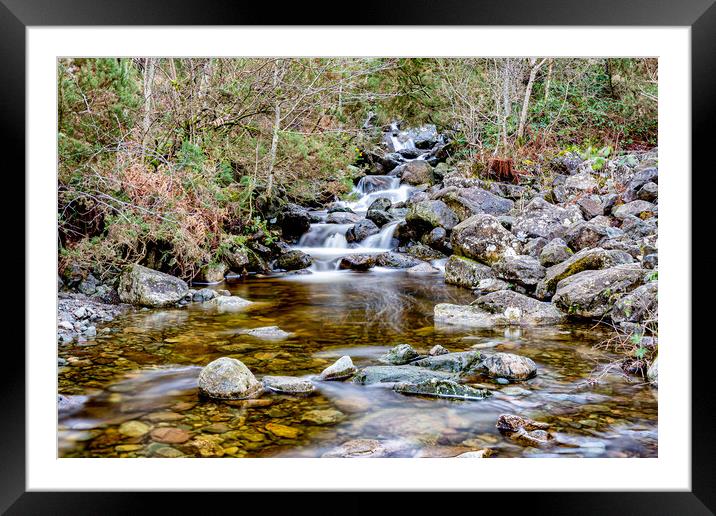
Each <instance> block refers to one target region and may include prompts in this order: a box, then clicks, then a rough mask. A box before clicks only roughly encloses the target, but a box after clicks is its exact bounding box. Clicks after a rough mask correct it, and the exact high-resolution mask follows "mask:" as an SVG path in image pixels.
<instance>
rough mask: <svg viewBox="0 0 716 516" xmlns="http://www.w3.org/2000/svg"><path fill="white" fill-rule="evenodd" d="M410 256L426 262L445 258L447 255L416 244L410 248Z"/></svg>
mask: <svg viewBox="0 0 716 516" xmlns="http://www.w3.org/2000/svg"><path fill="white" fill-rule="evenodd" d="M408 254H409V255H410V256H412V257H414V258H417V259H418V260H423V261H426V262H428V261H431V260H440V259H442V258H445V255H444V254H443V253H441V252H440V251H436V250H435V249H433V248H431V247H428V246H426V245H424V244H420V243H416V244H414V245H411V246H410V247H408Z"/></svg>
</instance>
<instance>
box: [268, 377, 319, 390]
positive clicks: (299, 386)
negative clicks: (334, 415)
mask: <svg viewBox="0 0 716 516" xmlns="http://www.w3.org/2000/svg"><path fill="white" fill-rule="evenodd" d="M263 384H264V387H266V388H267V389H269V390H271V391H274V392H279V393H282V394H310V393H312V392H314V391H315V390H316V386H315V385H313V383H312V382H311V380H307V379H305V378H296V377H295V376H264V377H263Z"/></svg>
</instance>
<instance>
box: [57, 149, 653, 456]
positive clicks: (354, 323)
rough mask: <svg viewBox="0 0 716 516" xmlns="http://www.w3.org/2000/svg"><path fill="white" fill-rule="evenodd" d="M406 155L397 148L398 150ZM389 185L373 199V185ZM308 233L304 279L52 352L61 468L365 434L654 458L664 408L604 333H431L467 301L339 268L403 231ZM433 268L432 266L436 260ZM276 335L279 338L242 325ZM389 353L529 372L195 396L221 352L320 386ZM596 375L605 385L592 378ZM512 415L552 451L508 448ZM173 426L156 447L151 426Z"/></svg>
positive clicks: (409, 278) (274, 448) (304, 452)
mask: <svg viewBox="0 0 716 516" xmlns="http://www.w3.org/2000/svg"><path fill="white" fill-rule="evenodd" d="M395 143H396V144H397V145H401V144H400V142H398V141H397V139H396V142H395ZM376 182H380V183H381V184H382V185H383V186H382V188H381V189H378V190H376V189H375V188H374V184H375V183H376ZM370 185H371V186H369V183H368V182H367V181H364V182H363V183H359V184H358V185H357V186H356V194H357V196H358V200H356V201H354V202H352V203H345V205H346V206H347V207H348V208H351V209H352V210H353V211H354V212H355V213H357V214H360V215H364V214H365V212H366V210H367V209H368V207H369V205H370V203H371V202H373V201H374V200H375V199H376V198H377V197H379V196H387V197H389V198H390V199H391V201H392V202H394V203H395V202H401V201H404V200H406V199H407V198H408V196H409V195H410V193H411V191H412V188H411V187H409V186H405V185H400V183H399V180H397V179H396V178H392V177H389V176H386V177H383V178H380V179H379V180H374V181H373V182H371V183H370ZM318 216H319V217H320V218H321V219H322V220H323V221H322V222H318V223H315V224H312V225H311V228H310V230H309V231H308V232H307V233H306V234H305V235H303V237H302V238H301V239H300V241H299V242H298V244H297V246H296V247H297V248H298V249H301V250H303V251H304V252H307V253H309V254H311V255H312V257H313V258H314V264H313V266H312V270H311V272H312V273H311V274H300V275H299V274H276V275H274V276H270V277H262V278H259V277H248V278H244V279H239V280H237V281H235V282H232V283H227V284H225V285H221V288H228V289H229V290H231V292H232V294H234V295H238V296H241V297H243V298H246V299H249V300H251V301H254V302H255V303H254V304H253V305H251V306H250V307H249V308H248V309H247V310H245V311H242V312H231V313H220V312H216V311H215V310H213V309H211V308H207V307H205V306H203V305H201V304H198V303H196V304H193V305H189V306H188V307H186V308H182V309H165V310H141V311H136V312H132V313H129V314H127V315H124V316H122V317H120V318H117V319H115V320H114V321H113V322H112V323H110V324H109V326H108V328H109V331H108V332H106V333H100V334H99V335H98V336H97V337H96V338H94V339H93V340H89V341H87V342H83V343H73V344H70V345H63V346H61V347H60V351H59V356H60V357H61V358H63V359H65V360H66V361H67V365H65V366H62V367H60V368H59V375H58V378H59V380H58V381H59V392H60V393H63V394H68V395H71V394H74V395H81V396H83V397H84V398H83V399H84V404H83V405H82V408H81V409H80V410H79V411H77V412H75V413H73V414H71V415H69V416H63V417H61V419H60V421H59V436H58V446H59V455H60V456H62V457H175V456H197V457H199V456H224V457H276V456H279V457H316V456H321V455H322V454H323V453H325V452H326V451H327V450H330V449H332V448H334V447H336V446H338V445H340V444H342V443H344V442H346V441H349V440H351V439H358V438H368V439H392V440H399V441H401V442H403V443H406V445H405V446H406V447H405V449H404V451H403V452H402V453H403V454H404V455H405V456H413V457H450V456H455V455H458V454H459V453H462V452H466V451H470V450H476V449H480V448H485V447H488V448H490V449H491V450H492V451H493V454H494V455H496V456H498V457H527V456H542V457H544V456H573V457H655V456H656V454H657V397H656V390H655V389H652V388H651V387H650V386H649V385H648V384H646V383H642V382H640V381H637V380H634V379H631V380H629V379H628V378H625V377H623V376H622V375H620V374H615V373H610V372H609V371H605V370H604V364H607V363H609V362H610V361H611V360H612V359H613V358H614V357H612V356H610V355H609V354H608V353H606V352H603V351H599V350H596V349H595V348H594V347H593V346H594V344H595V343H597V342H598V341H599V340H600V339H603V338H605V334H602V333H600V331H599V330H598V329H596V328H594V327H591V326H585V325H574V324H570V325H561V326H554V327H546V328H531V329H521V330H519V329H507V330H504V329H500V330H487V329H482V330H475V329H472V330H471V329H465V328H459V327H442V326H436V325H435V324H434V323H433V318H432V313H433V307H434V306H435V304H437V303H440V302H454V303H462V304H466V303H469V302H470V301H472V299H474V296H473V294H472V293H471V292H470V291H468V290H465V289H461V288H457V287H453V286H450V285H446V284H445V283H444V281H443V277H442V274H440V273H433V274H421V275H415V274H410V273H408V272H406V271H403V270H389V269H381V268H376V269H372V270H371V271H369V272H354V271H341V270H337V264H338V261H339V259H340V257H342V256H346V255H347V254H350V253H382V252H385V251H387V250H390V249H391V248H392V247H394V243H395V242H394V240H393V238H392V237H393V231H394V230H395V226H396V224H397V222H395V223H391V224H388V225H386V226H384V227H383V228H382V229H381V231H380V233H378V234H376V235H373V236H370V237H368V238H367V239H365V240H363V241H362V242H358V243H352V244H349V243H348V242H347V240H346V237H345V233H346V231H347V230H348V229H349V228H350V227H351V226H352V224H329V223H327V222H325V219H326V217H327V214H326V213H325V212H319V213H318ZM436 265H440V264H439V263H438V264H436ZM273 325H276V326H279V327H280V328H281V329H283V330H285V331H287V332H291V333H292V335H291V336H290V337H288V338H285V339H281V340H275V339H274V340H265V339H260V338H256V337H252V336H250V335H247V334H246V333H245V330H247V329H251V328H257V327H262V326H273ZM398 343H408V344H411V345H412V346H413V347H414V348H416V349H417V350H418V351H420V352H421V353H426V352H427V351H428V350H429V349H430V348H431V347H432V346H434V345H436V344H441V345H442V346H444V347H446V348H447V349H449V350H450V351H463V350H469V349H486V348H489V349H490V350H495V351H509V352H514V353H518V354H520V355H524V356H528V357H530V358H532V359H533V360H534V361H535V362H536V363H537V366H538V375H537V376H536V377H535V378H533V379H531V380H528V381H525V382H519V383H514V384H510V385H502V384H500V383H498V382H496V381H494V380H491V379H487V378H485V379H482V380H481V381H482V385H481V386H482V387H483V388H487V389H490V390H491V391H492V392H493V395H492V396H491V397H490V398H488V399H485V400H482V401H456V400H446V399H435V398H431V399H428V398H420V397H407V396H404V395H401V394H398V393H395V392H393V391H392V390H390V389H384V388H377V387H372V386H360V385H354V384H352V383H350V382H317V385H318V393H317V394H315V395H313V396H309V397H292V396H287V395H279V394H264V395H263V396H262V397H261V398H259V399H258V400H248V401H228V402H215V401H207V400H202V399H199V397H198V394H197V386H196V382H197V376H198V373H199V371H200V369H201V367H202V366H204V365H206V364H207V363H209V362H210V361H212V360H214V359H216V358H219V357H222V356H229V357H235V358H238V359H240V360H241V361H242V362H244V363H245V364H246V365H247V366H248V367H249V368H250V369H251V370H252V371H253V372H254V374H255V375H256V376H257V377H259V378H260V377H262V376H264V375H269V374H270V375H290V376H307V377H310V376H314V375H317V374H318V373H320V372H321V370H323V369H324V368H325V367H327V366H328V365H330V364H331V363H333V362H334V361H335V360H336V359H337V358H339V357H340V356H342V355H349V356H351V357H352V359H353V361H354V363H355V364H356V366H358V367H361V366H365V365H374V364H377V363H378V362H377V358H378V357H379V356H380V355H381V354H382V353H384V352H385V351H387V350H388V349H389V348H391V347H392V346H394V345H396V344H398ZM596 376H599V382H598V383H593V382H591V381H590V380H591V379H593V378H595V377H596ZM502 413H512V414H519V415H522V416H525V417H531V418H533V419H538V420H541V421H546V422H548V423H550V424H551V425H552V427H551V430H552V431H553V433H554V434H555V435H556V437H557V441H558V443H559V445H558V446H554V447H552V448H550V449H546V450H543V449H536V448H529V447H527V448H526V447H523V446H520V445H518V444H515V443H513V442H511V441H509V440H506V439H505V438H504V437H502V436H501V435H500V434H499V432H498V431H497V430H496V428H495V421H496V419H497V417H498V416H499V415H500V414H502ZM162 427H166V428H171V429H174V430H173V433H169V434H165V435H164V437H163V438H161V437H160V438H158V437H157V435H158V434H156V433H155V432H153V430H156V429H158V428H162Z"/></svg>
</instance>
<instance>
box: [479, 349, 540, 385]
mask: <svg viewBox="0 0 716 516" xmlns="http://www.w3.org/2000/svg"><path fill="white" fill-rule="evenodd" d="M478 370H483V371H485V372H486V373H487V375H488V376H490V377H491V378H507V379H508V380H527V379H529V378H532V377H533V376H535V375H536V374H537V365H536V364H535V363H534V361H533V360H532V359H530V358H527V357H523V356H521V355H515V354H512V353H495V354H494V355H490V356H488V357H486V358H485V359H484V360H483V361H482V362H480V365H479V367H478Z"/></svg>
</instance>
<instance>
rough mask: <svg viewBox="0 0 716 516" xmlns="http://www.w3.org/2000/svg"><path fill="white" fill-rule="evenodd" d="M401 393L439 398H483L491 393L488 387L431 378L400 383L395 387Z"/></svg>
mask: <svg viewBox="0 0 716 516" xmlns="http://www.w3.org/2000/svg"><path fill="white" fill-rule="evenodd" d="M393 390H394V391H395V392H399V393H401V394H414V395H419V396H434V397H437V398H459V399H463V400H483V399H485V398H487V397H489V396H490V395H491V393H490V391H488V390H486V389H476V388H474V387H470V386H469V385H463V384H459V383H456V382H454V381H452V380H444V379H437V378H431V379H429V380H425V381H423V382H420V383H416V384H412V383H398V384H396V385H395V386H394V387H393Z"/></svg>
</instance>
